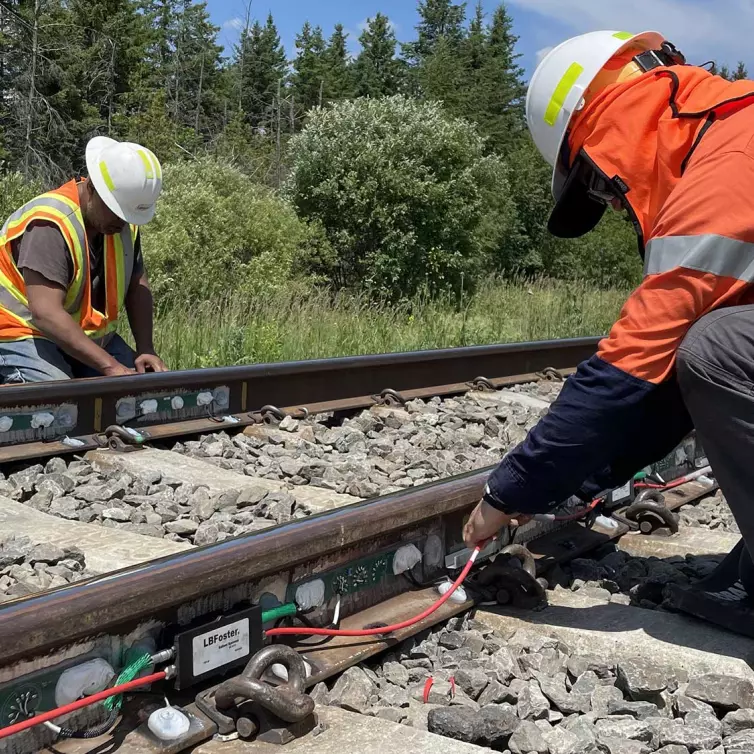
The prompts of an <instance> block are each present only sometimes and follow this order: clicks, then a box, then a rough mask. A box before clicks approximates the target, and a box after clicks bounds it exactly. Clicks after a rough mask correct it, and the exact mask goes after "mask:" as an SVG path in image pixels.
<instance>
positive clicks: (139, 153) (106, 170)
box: [86, 136, 162, 225]
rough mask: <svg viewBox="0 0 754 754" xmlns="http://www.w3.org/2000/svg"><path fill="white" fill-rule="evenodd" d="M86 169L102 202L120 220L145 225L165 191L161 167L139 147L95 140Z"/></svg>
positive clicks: (95, 138) (88, 147)
mask: <svg viewBox="0 0 754 754" xmlns="http://www.w3.org/2000/svg"><path fill="white" fill-rule="evenodd" d="M86 168H87V171H88V173H89V178H90V179H91V181H92V183H93V184H94V188H95V189H96V190H97V193H98V194H99V195H100V197H102V201H103V202H104V203H105V204H106V205H107V206H108V208H109V209H110V210H112V212H114V213H115V214H116V215H117V216H118V217H120V218H121V220H125V221H126V222H127V223H130V224H131V225H145V224H146V223H148V222H149V221H150V220H151V219H152V218H153V217H154V212H155V203H156V202H157V198H158V197H159V195H160V192H161V191H162V167H161V166H160V162H159V160H158V159H157V158H156V157H155V156H154V154H153V153H152V152H151V151H150V150H149V149H147V148H146V147H142V146H140V145H139V144H131V143H130V142H118V141H115V140H114V139H109V138H108V137H107V136H95V137H94V138H93V139H91V140H90V141H89V143H88V144H87V145H86Z"/></svg>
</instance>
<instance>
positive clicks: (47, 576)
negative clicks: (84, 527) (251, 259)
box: [0, 534, 94, 602]
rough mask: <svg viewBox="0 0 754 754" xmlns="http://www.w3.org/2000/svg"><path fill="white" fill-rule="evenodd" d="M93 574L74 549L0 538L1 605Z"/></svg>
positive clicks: (5, 535)
mask: <svg viewBox="0 0 754 754" xmlns="http://www.w3.org/2000/svg"><path fill="white" fill-rule="evenodd" d="M93 575H94V574H93V573H91V572H90V571H88V570H87V567H86V559H85V557H84V553H83V552H81V550H79V549H78V548H77V547H65V548H62V549H61V548H60V547H57V546H56V545H52V544H49V543H48V542H33V541H32V540H31V539H30V538H29V537H21V536H15V535H13V534H2V535H0V602H7V601H8V600H12V599H16V598H17V597H26V596H28V595H30V594H34V593H35V592H41V591H45V590H47V589H55V588H56V587H59V586H65V585H66V584H71V583H73V582H74V581H80V580H81V579H85V578H89V577H90V576H93Z"/></svg>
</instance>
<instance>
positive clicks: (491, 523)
mask: <svg viewBox="0 0 754 754" xmlns="http://www.w3.org/2000/svg"><path fill="white" fill-rule="evenodd" d="M528 520H529V517H528V516H521V515H512V516H509V515H508V514H507V513H503V512H502V511H499V510H497V508H493V507H492V506H491V505H490V504H489V503H485V502H484V500H482V501H481V502H480V503H479V505H477V507H476V508H474V510H473V511H472V513H471V516H470V517H469V520H468V521H467V522H466V525H465V526H464V527H463V541H464V542H465V543H466V546H467V547H476V546H477V545H481V544H482V543H483V542H486V541H487V540H488V539H491V538H492V537H494V536H495V535H496V534H497V533H498V532H499V531H500V529H502V528H503V527H504V526H510V524H511V523H516V524H517V525H521V524H523V523H526V521H528Z"/></svg>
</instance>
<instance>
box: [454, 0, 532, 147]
mask: <svg viewBox="0 0 754 754" xmlns="http://www.w3.org/2000/svg"><path fill="white" fill-rule="evenodd" d="M477 33H478V32H477ZM517 42H518V37H517V36H515V35H514V34H513V22H512V20H511V17H510V16H509V15H508V11H507V9H506V7H505V5H503V4H501V5H499V6H498V7H497V9H496V10H495V12H494V14H493V17H492V23H491V25H490V27H489V30H488V33H487V38H486V44H485V46H484V57H483V61H482V64H481V67H480V68H479V69H478V79H477V85H476V87H475V91H473V93H472V96H471V97H470V99H469V111H468V113H467V117H470V118H472V119H473V120H474V121H476V122H477V123H478V124H479V126H480V128H481V130H482V133H483V134H484V135H485V136H487V137H488V139H489V142H488V143H489V146H490V147H491V148H492V149H493V150H495V151H497V152H499V153H501V154H506V153H507V152H509V151H510V150H511V149H513V148H514V147H515V145H516V143H517V141H518V139H519V138H520V136H521V134H522V133H523V131H524V129H525V122H524V98H525V95H526V87H525V85H524V83H523V73H524V72H523V69H522V68H521V67H520V66H519V65H518V63H517V60H518V58H519V57H520V55H519V54H518V53H517V52H516V51H515V46H516V43H517Z"/></svg>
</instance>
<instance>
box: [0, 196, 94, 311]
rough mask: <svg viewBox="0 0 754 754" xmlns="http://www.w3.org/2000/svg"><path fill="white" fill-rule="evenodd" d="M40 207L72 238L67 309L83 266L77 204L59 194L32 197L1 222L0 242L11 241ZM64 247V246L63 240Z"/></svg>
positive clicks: (83, 236) (82, 234) (81, 221)
mask: <svg viewBox="0 0 754 754" xmlns="http://www.w3.org/2000/svg"><path fill="white" fill-rule="evenodd" d="M40 210H43V211H45V212H47V213H48V214H50V215H52V216H53V217H55V218H56V219H57V220H59V221H60V223H61V224H63V225H64V226H65V228H66V230H67V231H68V233H69V234H70V237H71V239H72V240H73V249H72V250H70V251H71V252H72V254H73V256H74V259H73V262H74V270H73V272H74V274H73V280H72V281H71V284H70V285H69V286H68V290H67V292H66V297H65V301H64V307H65V309H66V310H68V309H69V308H70V307H71V306H73V304H74V303H75V302H76V299H77V298H78V296H79V294H80V292H81V284H82V283H83V280H84V270H85V269H86V267H85V265H86V258H85V256H84V255H85V254H86V231H85V229H84V218H83V216H82V215H81V210H80V208H79V206H78V205H77V204H76V203H75V202H72V201H71V200H70V199H68V198H67V197H64V196H61V195H59V194H55V195H51V194H43V195H42V196H39V197H37V198H36V199H32V200H31V201H30V202H28V203H27V204H25V205H24V206H23V207H21V209H19V210H17V211H16V212H14V213H13V214H12V215H11V216H10V217H9V218H8V220H7V221H6V222H5V226H4V227H3V234H2V237H0V244H2V245H5V244H6V243H7V242H8V241H12V240H13V239H14V238H16V237H17V235H18V233H19V232H20V231H19V227H20V226H22V225H23V224H24V223H25V222H27V221H28V220H29V218H31V217H32V216H33V215H34V214H35V213H37V212H39V211H40ZM66 246H68V241H67V239H66ZM3 284H4V285H8V281H7V280H5V281H3ZM14 292H15V291H14ZM19 300H23V301H24V302H25V301H26V298H25V297H23V296H21V297H20V298H19Z"/></svg>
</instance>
